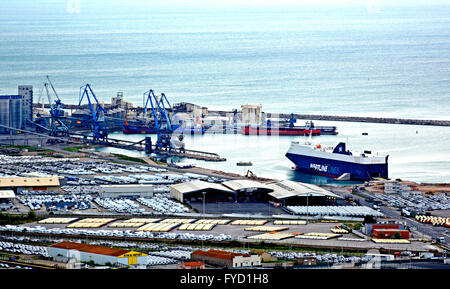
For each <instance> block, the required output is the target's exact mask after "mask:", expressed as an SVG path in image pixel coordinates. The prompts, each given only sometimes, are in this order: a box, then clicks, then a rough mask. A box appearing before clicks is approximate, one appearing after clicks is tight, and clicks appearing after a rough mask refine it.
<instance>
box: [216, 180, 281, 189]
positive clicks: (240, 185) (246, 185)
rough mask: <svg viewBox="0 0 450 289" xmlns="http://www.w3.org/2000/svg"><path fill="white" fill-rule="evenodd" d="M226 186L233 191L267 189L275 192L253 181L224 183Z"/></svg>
mask: <svg viewBox="0 0 450 289" xmlns="http://www.w3.org/2000/svg"><path fill="white" fill-rule="evenodd" d="M222 184H223V185H224V186H226V187H228V188H230V189H232V190H233V191H240V190H247V189H265V190H270V191H273V189H271V188H270V187H269V186H267V185H266V184H263V183H260V182H256V181H252V180H231V181H226V182H223V183H222Z"/></svg>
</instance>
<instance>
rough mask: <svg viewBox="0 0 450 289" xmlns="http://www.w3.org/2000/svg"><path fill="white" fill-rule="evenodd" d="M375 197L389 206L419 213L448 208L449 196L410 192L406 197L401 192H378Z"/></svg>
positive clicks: (449, 205)
mask: <svg viewBox="0 0 450 289" xmlns="http://www.w3.org/2000/svg"><path fill="white" fill-rule="evenodd" d="M377 198H379V199H381V200H383V201H384V202H386V203H387V205H388V206H389V207H396V208H400V209H403V208H404V209H409V210H410V211H417V212H421V213H423V212H426V211H429V210H447V209H450V197H447V196H446V195H445V194H439V195H438V194H434V195H422V194H411V193H410V194H409V195H408V196H407V197H406V196H405V197H404V196H402V195H401V194H378V195H377Z"/></svg>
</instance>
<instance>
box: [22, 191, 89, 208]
mask: <svg viewBox="0 0 450 289" xmlns="http://www.w3.org/2000/svg"><path fill="white" fill-rule="evenodd" d="M16 199H17V200H18V201H19V202H20V203H21V204H23V205H24V206H27V207H29V208H30V210H33V211H37V210H40V209H41V208H42V207H45V208H46V209H47V210H52V209H55V210H59V209H61V210H62V209H64V210H72V209H78V210H86V209H89V208H90V207H91V206H90V203H89V202H90V201H91V200H92V196H91V195H34V194H31V195H28V194H27V195H18V196H16Z"/></svg>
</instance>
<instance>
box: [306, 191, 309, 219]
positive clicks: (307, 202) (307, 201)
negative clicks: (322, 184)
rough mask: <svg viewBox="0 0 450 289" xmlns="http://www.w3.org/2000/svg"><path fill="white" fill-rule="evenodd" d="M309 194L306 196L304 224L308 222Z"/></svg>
mask: <svg viewBox="0 0 450 289" xmlns="http://www.w3.org/2000/svg"><path fill="white" fill-rule="evenodd" d="M308 197H309V194H306V224H308V221H309V198H308Z"/></svg>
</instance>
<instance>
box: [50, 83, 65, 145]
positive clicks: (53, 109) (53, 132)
mask: <svg viewBox="0 0 450 289" xmlns="http://www.w3.org/2000/svg"><path fill="white" fill-rule="evenodd" d="M46 78H47V81H46V82H44V88H45V92H46V93H47V98H48V103H49V105H50V133H49V134H50V136H52V137H61V136H68V135H69V127H68V126H67V125H66V124H65V123H64V121H63V118H64V110H63V109H62V107H63V106H64V104H63V103H62V102H61V99H60V98H59V96H58V93H57V92H56V90H55V87H54V86H53V83H52V82H51V80H50V77H49V76H48V75H47V77H46ZM49 85H50V87H51V89H52V91H53V94H54V96H55V99H54V102H53V101H52V97H51V96H50V91H49V88H48V86H49ZM49 141H50V142H54V141H55V139H53V138H51V139H49Z"/></svg>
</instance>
